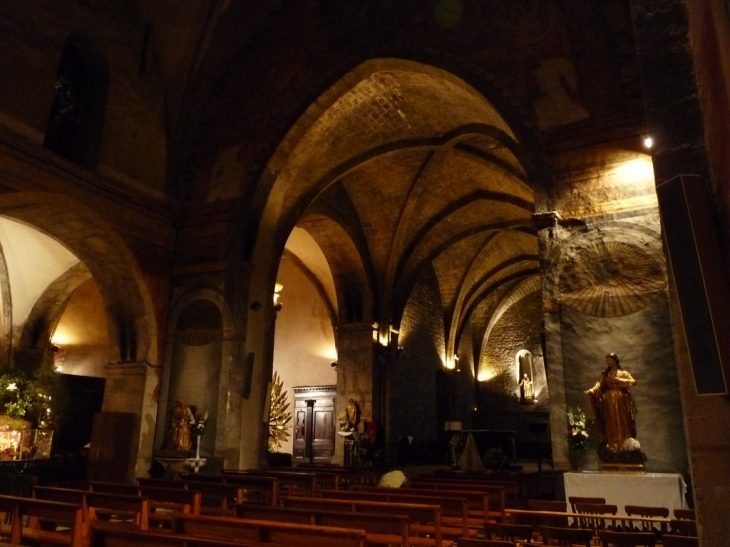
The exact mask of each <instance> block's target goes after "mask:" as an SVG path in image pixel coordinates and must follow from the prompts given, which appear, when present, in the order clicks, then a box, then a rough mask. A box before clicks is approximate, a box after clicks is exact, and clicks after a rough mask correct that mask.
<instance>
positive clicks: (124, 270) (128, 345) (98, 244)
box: [0, 192, 158, 363]
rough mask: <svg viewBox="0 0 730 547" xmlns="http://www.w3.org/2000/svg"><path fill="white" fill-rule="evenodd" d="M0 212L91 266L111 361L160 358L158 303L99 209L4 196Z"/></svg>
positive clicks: (41, 196) (51, 198) (55, 199)
mask: <svg viewBox="0 0 730 547" xmlns="http://www.w3.org/2000/svg"><path fill="white" fill-rule="evenodd" d="M0 214H2V215H5V216H8V217H10V218H13V219H15V220H18V221H21V222H24V223H25V224H28V225H30V226H33V227H34V228H36V229H38V230H40V231H42V232H44V233H45V234H47V235H49V236H50V237H52V238H54V239H56V240H57V241H58V242H60V243H61V244H62V245H64V246H65V247H66V248H68V249H69V250H70V251H71V252H72V253H74V254H75V255H76V256H77V257H78V258H79V260H81V262H83V263H84V264H85V265H86V267H87V268H88V270H89V272H90V273H91V275H92V276H93V277H94V279H95V281H96V282H97V284H98V286H99V291H100V293H101V295H102V299H103V301H104V306H105V311H106V314H107V317H108V318H109V340H110V356H109V360H110V362H133V361H136V362H142V361H144V362H147V363H156V362H157V359H158V355H157V344H156V340H157V324H156V321H155V317H154V306H153V305H152V301H151V298H150V295H149V292H148V289H147V286H146V283H145V280H144V277H143V275H142V273H141V271H140V269H139V266H138V265H137V261H136V259H135V257H134V255H133V254H132V252H131V250H130V249H129V247H128V246H127V244H126V242H125V241H124V240H123V239H122V238H121V237H120V236H119V235H118V234H117V233H116V232H114V230H113V229H112V228H111V227H110V226H109V225H108V224H107V223H106V222H104V220H103V219H102V218H101V217H100V216H99V215H98V214H97V213H96V212H95V211H92V210H91V209H89V208H88V207H86V206H84V205H82V204H80V203H79V202H77V201H75V200H73V199H70V198H68V197H65V196H61V195H59V194H52V193H47V192H22V193H14V194H3V195H2V196H0Z"/></svg>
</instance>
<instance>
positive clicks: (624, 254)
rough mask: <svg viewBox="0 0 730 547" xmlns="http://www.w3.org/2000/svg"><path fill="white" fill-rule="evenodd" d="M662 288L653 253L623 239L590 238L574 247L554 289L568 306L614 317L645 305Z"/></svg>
mask: <svg viewBox="0 0 730 547" xmlns="http://www.w3.org/2000/svg"><path fill="white" fill-rule="evenodd" d="M665 288H666V282H665V280H664V275H663V270H662V268H661V266H660V264H658V263H657V261H656V259H655V257H654V256H652V254H651V253H649V252H647V251H646V250H644V249H642V248H641V247H639V246H637V245H632V244H631V243H627V242H624V241H594V242H590V243H587V244H583V245H580V246H579V247H576V248H575V251H574V253H573V255H572V256H571V257H569V258H568V259H567V260H566V263H565V265H564V266H563V269H562V272H561V276H560V281H559V283H558V290H559V291H560V299H561V301H563V302H564V303H565V304H566V305H568V306H570V307H571V308H573V309H575V310H578V311H581V312H583V313H586V314H588V315H592V316H595V317H618V316H622V315H628V314H631V313H634V312H637V311H639V310H641V309H643V308H644V307H646V306H647V305H648V304H649V302H650V301H651V300H653V299H654V298H655V297H656V296H657V295H658V294H659V293H661V292H662V291H664V290H665Z"/></svg>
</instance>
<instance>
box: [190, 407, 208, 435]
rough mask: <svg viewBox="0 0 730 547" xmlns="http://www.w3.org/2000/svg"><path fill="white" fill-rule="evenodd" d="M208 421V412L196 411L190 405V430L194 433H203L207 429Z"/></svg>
mask: <svg viewBox="0 0 730 547" xmlns="http://www.w3.org/2000/svg"><path fill="white" fill-rule="evenodd" d="M207 422H208V412H196V413H194V414H193V411H192V409H191V408H190V407H188V423H189V424H190V431H191V433H192V434H193V435H202V434H203V432H204V431H205V426H206V424H207Z"/></svg>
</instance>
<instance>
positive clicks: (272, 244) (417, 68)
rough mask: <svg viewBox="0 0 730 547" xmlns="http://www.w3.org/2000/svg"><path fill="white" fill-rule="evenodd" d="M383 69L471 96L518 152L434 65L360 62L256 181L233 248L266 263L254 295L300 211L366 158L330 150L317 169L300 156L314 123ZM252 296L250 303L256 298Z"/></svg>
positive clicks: (488, 109)
mask: <svg viewBox="0 0 730 547" xmlns="http://www.w3.org/2000/svg"><path fill="white" fill-rule="evenodd" d="M387 70H393V71H399V73H401V72H402V73H404V74H411V75H413V76H412V77H413V78H415V79H417V80H418V81H419V82H420V81H421V79H425V80H426V81H427V82H431V81H433V82H441V83H440V84H439V85H442V86H444V90H442V92H443V93H445V94H446V93H448V94H452V93H456V90H459V93H460V94H461V95H460V96H463V97H470V100H471V101H476V102H475V104H479V105H481V107H480V108H481V112H482V115H481V118H480V119H481V122H483V123H482V124H481V125H483V126H484V127H487V126H490V125H493V126H494V130H495V131H497V133H498V134H500V135H502V137H501V138H502V139H506V141H505V142H507V141H509V142H511V145H510V146H509V147H508V148H510V149H512V150H513V151H514V152H515V153H517V152H518V151H519V150H520V146H519V143H518V142H517V140H516V136H515V133H514V132H513V131H512V129H511V127H510V126H509V125H507V123H506V122H505V121H504V119H503V118H502V117H501V114H500V113H499V112H497V111H496V110H495V108H494V106H493V105H491V104H490V103H489V101H487V100H486V99H485V98H484V96H483V95H481V94H480V93H479V92H478V91H476V90H475V89H474V88H472V87H471V86H470V85H469V84H467V83H466V82H465V81H463V80H461V79H460V78H458V77H456V76H454V75H453V74H450V73H448V72H446V71H444V70H441V69H439V68H436V67H433V66H428V65H424V64H421V63H417V62H413V61H407V60H403V59H374V60H370V61H367V62H365V63H363V64H361V65H360V66H358V67H357V68H356V69H354V70H353V71H351V72H350V73H348V74H347V75H345V76H344V77H343V78H342V79H341V80H340V81H338V82H337V83H336V84H335V85H333V86H332V87H331V88H330V89H329V90H328V91H327V92H325V93H324V94H323V95H322V96H321V97H320V98H319V99H318V100H317V101H316V102H314V103H312V104H311V105H310V107H309V108H308V109H307V110H306V111H305V113H304V114H303V115H302V116H300V118H299V121H298V122H297V123H296V124H294V126H293V127H292V128H291V130H290V131H289V132H288V134H287V135H286V137H285V138H284V140H283V141H282V142H281V143H280V146H279V148H278V149H277V151H276V152H275V153H274V154H273V156H272V157H271V159H270V161H269V162H268V165H267V168H266V170H265V174H264V176H262V177H261V179H260V180H259V183H258V184H257V186H256V195H255V196H253V197H252V200H251V202H252V203H254V210H251V211H250V215H248V217H247V218H248V221H247V222H249V223H250V222H251V221H252V219H254V218H255V219H257V220H254V221H253V222H254V224H253V225H252V224H249V225H248V227H247V229H246V230H240V229H239V230H236V231H237V232H238V233H242V234H245V236H244V239H245V241H239V244H241V246H240V247H238V250H237V251H236V254H237V255H239V256H240V255H241V254H243V255H244V256H245V257H246V258H247V260H250V261H251V262H255V263H256V264H257V266H258V265H265V267H264V268H265V269H266V270H267V271H266V273H264V272H262V270H261V269H260V268H258V267H257V268H256V270H255V271H254V274H253V277H254V278H257V277H259V275H261V276H262V277H261V279H263V278H266V279H268V281H267V282H266V283H265V284H262V283H259V282H254V283H253V287H252V288H253V290H254V291H257V292H259V293H260V294H261V295H263V294H268V292H270V291H269V285H272V286H273V281H272V279H273V277H274V275H275V262H276V260H275V259H274V257H276V256H280V254H281V250H282V249H283V245H284V241H285V240H286V237H287V235H288V233H289V232H290V231H291V228H292V227H293V226H294V224H295V223H296V222H297V220H298V218H299V217H300V216H301V214H303V213H304V210H305V209H306V208H307V207H308V206H309V205H310V204H311V203H312V201H313V200H314V199H315V198H316V197H317V196H318V195H319V194H320V193H321V192H323V191H324V190H325V189H326V188H327V187H328V186H329V185H331V184H332V183H333V182H335V181H336V180H337V179H338V178H339V177H341V176H342V175H343V174H344V173H345V172H346V171H347V170H349V169H352V168H354V167H355V165H356V164H353V165H350V164H349V162H351V161H353V160H354V159H356V160H357V162H358V164H359V163H361V162H363V161H367V153H366V154H365V156H360V157H358V158H354V157H348V156H341V157H337V154H332V153H331V151H329V152H330V154H329V158H330V160H329V161H330V164H329V166H326V165H322V164H321V162H318V161H317V159H316V158H314V159H312V158H306V159H305V156H302V154H307V152H306V150H305V149H306V147H307V144H306V143H305V141H306V142H312V143H313V142H315V141H314V140H312V139H316V135H315V134H316V133H317V131H321V128H320V129H318V128H317V127H316V122H317V120H318V119H319V118H320V117H321V116H323V115H324V114H325V113H326V112H327V111H328V110H329V109H330V108H331V107H332V106H333V105H335V104H336V103H337V101H338V100H340V99H341V98H342V97H344V96H345V95H347V93H349V92H350V91H351V90H352V89H353V88H354V87H355V86H357V85H358V84H359V83H360V82H363V81H365V80H366V79H367V78H370V77H372V76H374V75H376V74H379V73H381V72H383V71H387ZM444 96H445V95H444ZM453 100H455V99H453ZM462 115H463V116H464V123H465V127H471V128H472V129H465V130H466V131H474V130H477V131H482V130H481V129H479V127H480V124H479V123H475V119H474V117H475V116H476V115H475V114H473V113H472V112H469V114H468V115H467V114H465V113H462ZM458 132H459V129H454V128H453V127H450V128H448V130H447V131H446V132H445V133H444V134H443V135H441V136H440V137H436V138H428V139H424V140H423V142H422V143H421V144H420V146H437V145H439V144H440V145H443V144H444V143H447V142H450V141H451V139H453V138H454V134H458ZM312 135H315V136H312ZM429 141H431V142H429ZM303 143H305V144H303ZM416 143H417V140H415V141H414V140H413V139H411V140H409V139H406V140H405V141H403V142H401V143H398V142H396V141H392V144H386V145H385V148H383V147H382V145H381V147H380V148H379V149H378V150H377V153H378V154H382V153H387V150H386V149H387V148H388V146H395V147H396V148H397V147H402V146H412V145H414V144H416ZM372 153H375V152H372ZM309 163H311V164H313V165H314V167H313V168H307V169H306V170H302V168H303V166H304V165H308V164H309ZM523 168H524V165H523ZM343 169H344V171H343ZM524 181H525V183H526V184H529V183H530V181H531V178H530V177H529V176H527V175H525V178H524ZM256 207H258V208H259V209H258V211H259V212H258V213H257V212H256V210H255V208H256ZM395 266H397V264H396V265H394V267H395ZM257 297H258V298H263V296H258V295H257ZM257 297H254V298H253V299H254V300H255V299H257Z"/></svg>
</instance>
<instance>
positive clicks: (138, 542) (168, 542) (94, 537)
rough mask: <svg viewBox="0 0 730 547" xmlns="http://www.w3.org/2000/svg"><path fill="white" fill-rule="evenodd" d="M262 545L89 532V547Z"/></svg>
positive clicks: (155, 534)
mask: <svg viewBox="0 0 730 547" xmlns="http://www.w3.org/2000/svg"><path fill="white" fill-rule="evenodd" d="M259 545H260V543H259V542H258V541H256V542H253V541H252V542H245V541H237V542H235V543H234V542H231V541H220V540H214V539H208V538H205V539H203V538H196V537H193V536H185V535H180V534H170V533H164V534H161V533H159V532H150V531H140V530H129V529H115V528H109V527H97V526H95V525H93V524H92V526H91V529H90V532H89V547H241V546H250V547H258V546H259Z"/></svg>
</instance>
